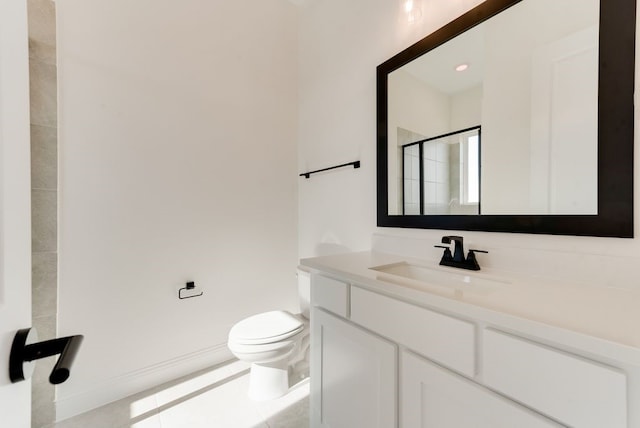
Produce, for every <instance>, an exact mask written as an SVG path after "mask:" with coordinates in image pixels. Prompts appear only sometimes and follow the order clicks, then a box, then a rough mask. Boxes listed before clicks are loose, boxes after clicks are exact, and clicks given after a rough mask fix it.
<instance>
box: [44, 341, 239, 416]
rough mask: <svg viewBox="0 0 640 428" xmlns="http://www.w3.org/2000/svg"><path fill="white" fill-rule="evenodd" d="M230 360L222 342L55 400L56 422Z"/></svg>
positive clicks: (231, 356) (225, 346)
mask: <svg viewBox="0 0 640 428" xmlns="http://www.w3.org/2000/svg"><path fill="white" fill-rule="evenodd" d="M231 358H233V355H232V354H231V352H230V351H229V349H228V348H227V344H226V343H223V344H220V345H216V346H212V347H210V348H206V349H202V350H199V351H196V352H192V353H190V354H186V355H182V356H180V357H178V358H174V359H172V360H167V361H164V362H162V363H158V364H154V365H152V366H149V367H144V368H142V369H139V370H136V371H133V372H130V373H127V374H124V375H121V376H118V377H115V378H112V379H109V380H107V381H104V382H101V383H99V384H96V385H93V387H91V388H90V389H87V390H85V391H81V392H77V393H75V394H72V395H69V396H66V397H58V398H57V399H56V402H55V406H56V421H57V422H59V421H62V420H64V419H68V418H70V417H73V416H76V415H79V414H81V413H84V412H87V411H89V410H93V409H95V408H97V407H101V406H104V405H105V404H109V403H112V402H114V401H117V400H120V399H122V398H125V397H128V396H130V395H133V394H136V393H138V392H141V391H144V390H146V389H149V388H153V387H155V386H158V385H160V384H162V383H165V382H168V381H171V380H174V379H177V378H179V377H182V376H185V375H187V374H189V373H193V372H196V371H198V370H201V369H204V368H207V367H211V366H214V365H216V364H219V363H222V362H224V361H227V360H230V359H231Z"/></svg>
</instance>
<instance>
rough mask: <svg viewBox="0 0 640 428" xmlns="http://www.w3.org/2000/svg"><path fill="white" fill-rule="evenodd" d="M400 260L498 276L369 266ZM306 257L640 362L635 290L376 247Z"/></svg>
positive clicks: (445, 306) (367, 281) (430, 301)
mask: <svg viewBox="0 0 640 428" xmlns="http://www.w3.org/2000/svg"><path fill="white" fill-rule="evenodd" d="M400 262H408V263H411V264H415V265H421V266H425V267H428V268H430V269H434V270H437V271H440V272H450V273H453V274H456V275H461V274H462V275H468V276H469V277H471V279H472V280H473V279H474V278H476V279H492V280H494V279H495V280H497V281H491V282H486V283H482V284H474V285H460V286H454V285H445V286H442V285H438V284H436V283H426V282H423V281H416V280H412V279H408V278H403V277H399V276H396V275H390V274H387V273H384V272H379V271H376V270H372V269H370V268H371V267H376V266H381V265H388V264H393V263H400ZM300 263H301V264H302V265H303V266H306V267H307V268H311V269H314V270H318V271H322V272H325V273H328V274H332V275H334V276H337V277H342V278H344V279H346V280H348V281H350V282H352V283H354V284H358V285H360V286H363V287H364V288H368V289H370V290H373V291H377V292H380V293H383V294H386V295H389V296H391V297H396V298H398V299H401V300H405V301H408V302H413V303H416V304H419V305H423V306H426V307H432V308H436V309H440V310H441V311H445V312H451V313H453V314H457V315H458V316H460V315H462V316H468V317H471V318H474V319H478V320H481V321H482V322H485V323H486V324H487V325H488V326H492V325H495V326H499V327H500V328H501V329H503V330H507V331H509V330H512V331H513V332H517V333H519V334H526V335H528V336H530V337H531V338H534V339H537V340H541V341H542V342H545V341H546V342H549V343H550V344H563V345H565V346H566V347H568V348H570V349H576V350H580V351H581V352H587V353H593V354H594V355H601V356H606V357H608V358H611V359H613V360H615V361H620V362H624V363H628V364H633V365H638V366H640V292H638V291H635V290H629V289H622V288H611V287H595V286H589V285H583V284H567V283H564V282H563V283H559V282H553V281H549V280H544V281H541V280H539V279H535V278H529V277H524V276H521V277H516V276H514V275H513V274H507V273H504V272H498V271H493V270H490V269H483V270H481V271H477V272H475V271H467V270H463V269H456V268H449V267H444V266H439V265H437V263H434V262H426V261H424V260H416V259H411V258H407V257H403V256H397V255H392V254H385V253H377V252H359V253H349V254H340V255H333V256H324V257H315V258H308V259H302V260H301V262H300Z"/></svg>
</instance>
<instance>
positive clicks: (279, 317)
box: [229, 311, 305, 345]
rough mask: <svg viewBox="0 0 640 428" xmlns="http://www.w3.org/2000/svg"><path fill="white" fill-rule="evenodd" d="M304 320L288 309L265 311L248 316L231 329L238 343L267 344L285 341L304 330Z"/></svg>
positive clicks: (232, 340) (231, 335)
mask: <svg viewBox="0 0 640 428" xmlns="http://www.w3.org/2000/svg"><path fill="white" fill-rule="evenodd" d="M304 326H305V324H304V322H303V321H302V320H300V318H298V317H296V316H295V315H292V314H291V313H289V312H287V311H271V312H264V313H261V314H257V315H254V316H251V317H249V318H246V319H244V320H242V321H240V322H239V323H237V324H236V325H234V326H233V328H232V329H231V331H229V340H230V341H231V342H234V343H235V344H238V345H265V344H269V343H276V342H280V341H284V340H286V339H288V338H290V337H292V336H295V335H296V334H298V333H300V332H301V331H302V330H304Z"/></svg>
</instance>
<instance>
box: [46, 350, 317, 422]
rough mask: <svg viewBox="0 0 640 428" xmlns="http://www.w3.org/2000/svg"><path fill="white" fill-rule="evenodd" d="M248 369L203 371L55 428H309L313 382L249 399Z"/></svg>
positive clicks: (232, 366) (238, 365) (234, 364)
mask: <svg viewBox="0 0 640 428" xmlns="http://www.w3.org/2000/svg"><path fill="white" fill-rule="evenodd" d="M248 385H249V366H248V364H246V363H243V362H240V361H231V362H229V363H226V364H223V365H219V366H216V367H213V368H211V369H207V370H203V371H200V372H198V373H195V374H193V375H190V376H186V377H184V378H182V379H178V380H176V381H173V382H169V383H166V384H164V385H161V386H159V387H156V388H153V389H151V390H148V391H145V392H142V393H139V394H136V395H133V396H131V397H128V398H125V399H122V400H120V401H117V402H115V403H111V404H108V405H106V406H104V407H101V408H98V409H95V410H92V411H90V412H87V413H84V414H82V415H78V416H76V417H73V418H71V419H67V420H65V421H61V422H58V423H56V424H54V425H52V426H51V428H129V427H133V428H308V427H309V381H308V379H306V380H304V381H302V382H300V383H299V384H297V385H296V386H294V387H293V388H292V389H291V391H290V392H289V393H288V394H287V395H285V396H284V397H281V398H278V399H276V400H270V401H264V402H255V401H251V400H249V398H247V394H246V391H247V387H248Z"/></svg>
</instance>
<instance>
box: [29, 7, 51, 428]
mask: <svg viewBox="0 0 640 428" xmlns="http://www.w3.org/2000/svg"><path fill="white" fill-rule="evenodd" d="M28 13H29V73H30V86H31V204H32V205H31V206H32V208H31V210H32V242H31V244H32V263H33V268H32V269H33V272H32V274H33V282H32V299H33V308H32V311H33V312H32V314H33V326H34V327H35V328H36V329H37V331H38V335H39V339H40V340H46V339H52V338H54V337H55V336H56V316H57V247H58V245H57V241H58V239H57V187H58V180H57V85H56V80H57V72H56V29H55V3H54V2H53V0H29V1H28ZM54 362H55V359H54V358H47V359H44V360H40V361H39V362H38V364H37V365H36V370H35V373H34V375H33V383H32V411H31V413H32V418H31V419H32V422H31V425H32V427H44V426H46V425H49V424H51V423H53V422H54V420H55V408H54V398H55V388H54V387H53V385H51V384H50V383H49V379H48V377H49V374H50V373H51V369H52V367H53V364H54Z"/></svg>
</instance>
